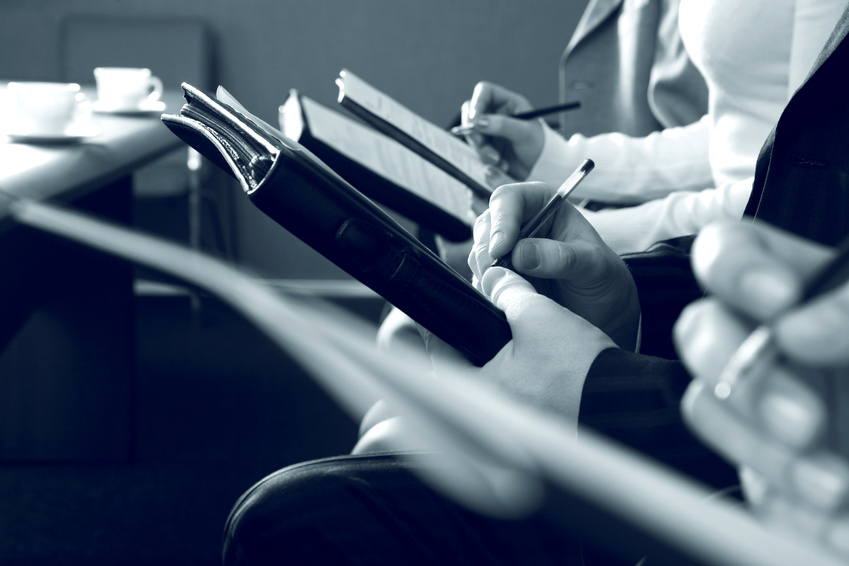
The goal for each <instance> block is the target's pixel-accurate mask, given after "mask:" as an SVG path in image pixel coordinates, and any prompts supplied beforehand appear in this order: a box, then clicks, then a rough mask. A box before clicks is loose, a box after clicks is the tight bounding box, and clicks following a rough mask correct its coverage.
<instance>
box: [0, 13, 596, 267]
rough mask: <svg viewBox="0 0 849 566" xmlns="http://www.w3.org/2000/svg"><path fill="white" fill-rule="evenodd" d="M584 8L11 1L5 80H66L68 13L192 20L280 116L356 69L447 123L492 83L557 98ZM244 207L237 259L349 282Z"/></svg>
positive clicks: (252, 96)
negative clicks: (293, 101) (294, 101)
mask: <svg viewBox="0 0 849 566" xmlns="http://www.w3.org/2000/svg"><path fill="white" fill-rule="evenodd" d="M585 4H586V2H585V0H577V1H556V0H524V1H522V2H515V1H507V0H306V1H300V2H295V1H292V0H73V1H68V0H0V78H8V79H19V80H26V79H30V80H55V79H58V78H59V77H60V61H61V55H60V49H61V45H60V34H59V30H60V29H61V26H62V22H63V21H64V20H65V19H66V18H67V17H68V16H72V15H81V14H85V15H104V16H139V17H175V18H193V19H199V20H202V21H203V22H205V23H206V24H207V26H208V28H209V31H210V33H211V35H212V38H213V44H214V77H215V81H216V82H217V83H219V84H222V85H224V86H225V87H227V88H228V90H230V91H231V92H232V93H233V94H235V95H236V96H237V98H239V99H240V100H241V101H242V102H243V103H244V104H245V105H246V106H247V107H248V108H250V109H251V110H253V111H254V112H255V113H256V114H257V115H258V116H259V117H261V118H263V119H266V120H268V121H270V122H272V123H276V120H277V107H278V106H279V104H280V103H281V102H282V101H283V100H284V99H285V97H286V95H287V93H288V91H289V89H290V88H297V89H298V90H300V91H301V92H303V93H304V94H307V95H309V96H311V97H312V98H315V99H317V100H319V101H321V102H324V103H326V104H328V105H334V104H335V97H336V87H335V85H334V83H333V80H334V78H335V77H336V75H337V73H338V72H339V70H340V69H341V68H343V67H345V68H348V69H350V70H351V71H353V72H354V73H356V74H358V75H360V76H361V77H362V78H364V79H366V80H367V81H369V82H371V83H372V84H374V85H375V86H377V87H378V88H380V89H382V90H384V91H385V92H386V93H388V94H390V95H391V96H393V97H395V98H396V99H397V100H399V101H401V102H402V103H404V104H406V105H407V106H408V107H410V108H411V109H413V110H415V111H417V112H419V113H420V114H421V115H423V116H424V117H426V118H428V119H430V120H432V121H434V122H435V123H437V124H443V123H447V122H448V121H449V120H450V119H451V118H452V117H453V116H454V115H455V114H456V112H457V111H458V109H459V105H460V104H461V102H462V101H463V100H465V99H466V98H467V97H468V96H469V95H470V94H471V90H472V88H473V86H474V84H475V82H477V81H478V80H482V79H486V80H491V81H495V82H498V83H500V84H503V85H505V86H508V87H510V88H513V89H515V90H519V91H521V92H523V93H525V94H526V96H528V98H530V100H531V102H532V103H534V104H536V105H547V104H550V103H553V102H554V101H555V100H556V97H557V74H556V68H557V61H558V58H559V56H560V54H561V52H562V50H563V48H564V47H565V44H566V42H567V41H568V38H569V36H570V34H571V32H572V30H573V29H574V27H575V25H576V23H577V20H578V18H579V16H580V13H581V11H582V10H583V8H584V6H585ZM155 40H156V38H151V41H155ZM174 57H180V54H179V53H174ZM155 71H156V69H154V72H155ZM234 206H235V211H234V217H235V222H236V241H237V251H238V253H237V256H238V258H239V259H238V260H239V261H240V262H241V263H243V264H244V265H246V266H248V267H250V268H251V269H254V270H257V271H258V272H260V273H261V274H263V275H265V276H268V277H275V278H279V277H290V278H306V279H310V278H343V277H345V276H344V274H342V273H341V272H340V271H338V270H336V269H335V268H334V267H333V266H331V265H329V264H328V263H327V262H325V261H324V260H323V259H322V258H320V257H318V256H317V255H316V254H314V253H313V252H312V251H311V250H309V249H308V248H306V246H304V245H302V244H301V243H300V242H299V241H297V240H296V239H295V238H294V237H292V236H291V235H289V234H288V233H285V232H284V231H282V230H280V228H279V227H278V226H276V225H274V224H272V223H271V222H270V221H268V220H267V219H266V218H265V217H263V216H262V215H261V214H259V213H258V212H257V211H255V210H254V209H253V208H251V205H250V204H249V203H248V202H247V201H246V200H244V199H239V198H237V199H235V203H234Z"/></svg>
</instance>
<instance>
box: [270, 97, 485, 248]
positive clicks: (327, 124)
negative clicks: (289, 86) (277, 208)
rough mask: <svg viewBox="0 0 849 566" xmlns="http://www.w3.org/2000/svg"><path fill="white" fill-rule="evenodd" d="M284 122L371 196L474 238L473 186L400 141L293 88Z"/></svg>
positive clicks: (456, 237) (452, 235) (443, 231)
mask: <svg viewBox="0 0 849 566" xmlns="http://www.w3.org/2000/svg"><path fill="white" fill-rule="evenodd" d="M279 122H280V128H281V130H282V131H283V133H284V134H285V135H286V137H288V138H289V139H292V140H295V141H297V142H298V143H300V144H301V145H303V146H305V147H307V148H308V149H309V150H310V151H312V152H313V153H314V154H315V155H317V156H318V157H319V158H321V160H322V161H324V162H325V163H327V164H328V165H329V166H331V167H332V168H333V169H334V170H335V171H336V172H337V173H339V174H340V175H341V176H342V177H344V178H345V180H347V181H348V182H349V183H351V184H352V185H354V186H355V187H357V188H358V189H359V190H360V191H362V192H363V193H364V194H365V195H366V196H368V197H370V198H372V199H374V200H375V201H377V202H378V203H380V204H383V205H385V206H387V207H388V208H390V209H392V210H394V211H395V212H397V213H399V214H401V215H403V216H405V217H407V218H409V219H410V220H412V221H413V222H415V223H416V224H418V225H419V226H421V227H423V228H427V229H429V230H432V231H433V232H436V233H437V234H440V235H441V236H443V237H445V238H446V239H448V240H452V241H456V242H461V241H465V240H468V239H469V238H471V236H472V225H473V224H474V220H475V218H474V214H473V213H472V193H471V190H470V189H469V188H468V187H467V186H466V185H465V184H463V183H462V182H461V181H460V180H458V179H457V178H455V177H453V176H451V175H450V174H448V173H447V172H445V171H444V170H443V169H440V168H439V167H437V166H436V165H434V164H433V163H431V162H430V161H428V160H426V159H423V158H422V157H421V156H420V155H419V154H417V153H415V152H414V151H412V150H410V149H409V148H408V147H406V146H404V145H402V144H400V143H398V141H396V140H395V139H393V138H391V137H389V136H386V135H384V134H383V133H381V132H379V131H377V130H375V129H374V128H372V127H370V126H368V125H366V124H364V123H363V122H361V121H359V120H357V119H355V118H352V117H350V116H349V115H347V114H345V113H344V112H340V111H338V110H336V109H333V108H328V107H327V106H324V105H322V104H320V103H318V102H316V101H315V100H313V99H312V98H310V97H308V96H305V95H303V94H301V93H299V92H298V91H297V90H294V89H293V90H292V91H290V92H289V97H288V98H287V99H286V102H285V103H284V104H283V105H281V106H280V109H279Z"/></svg>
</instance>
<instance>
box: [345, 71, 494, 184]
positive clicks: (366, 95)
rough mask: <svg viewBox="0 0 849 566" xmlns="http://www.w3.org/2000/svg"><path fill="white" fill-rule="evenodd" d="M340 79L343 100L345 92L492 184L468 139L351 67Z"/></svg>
mask: <svg viewBox="0 0 849 566" xmlns="http://www.w3.org/2000/svg"><path fill="white" fill-rule="evenodd" d="M336 82H337V84H338V85H339V96H340V100H341V97H343V96H344V97H347V98H350V99H351V100H352V101H354V102H356V103H357V104H359V105H360V106H362V107H363V108H365V109H366V110H368V111H369V112H371V113H372V114H374V115H375V116H377V117H379V118H381V119H383V120H385V121H387V122H389V123H391V124H392V125H394V126H395V127H396V128H398V129H400V130H401V131H403V132H404V133H405V134H407V135H409V136H410V137H412V138H414V139H415V140H417V141H418V142H419V143H421V144H422V145H424V146H425V147H427V148H428V149H430V150H431V151H432V152H434V153H435V154H437V155H438V156H440V157H441V158H442V159H444V160H446V161H447V162H449V163H451V164H452V165H453V166H455V167H457V168H458V169H459V170H461V171H463V172H464V173H465V174H466V175H468V176H469V177H470V178H471V179H472V180H474V181H475V182H477V183H479V184H480V185H482V186H484V187H488V186H489V183H488V182H487V179H486V166H485V165H484V164H483V163H482V162H481V160H480V158H479V157H478V155H477V153H475V151H474V150H473V149H472V148H471V147H469V145H468V144H467V143H466V142H464V141H462V140H461V139H459V138H457V137H455V136H454V135H452V134H451V133H449V132H448V131H446V130H444V129H442V128H440V127H439V126H437V125H435V124H433V123H432V122H429V121H427V120H425V119H424V118H422V117H421V116H419V115H418V114H416V113H415V112H412V111H411V110H409V109H408V108H407V107H405V106H403V105H402V104H400V103H398V102H397V101H395V100H394V99H392V98H391V97H389V96H387V95H386V94H384V93H382V92H381V91H379V90H377V89H376V88H374V87H372V86H371V85H369V84H368V83H366V82H365V81H363V80H362V79H360V78H359V77H357V76H356V75H355V74H353V73H351V72H350V71H348V70H345V69H343V70H342V71H341V72H340V73H339V78H338V79H337V80H336Z"/></svg>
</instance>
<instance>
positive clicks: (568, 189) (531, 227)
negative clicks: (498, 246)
mask: <svg viewBox="0 0 849 566" xmlns="http://www.w3.org/2000/svg"><path fill="white" fill-rule="evenodd" d="M593 167H595V163H594V162H593V160H592V159H585V160H584V162H583V163H581V165H580V166H579V167H578V168H577V169H575V171H574V172H573V173H572V174H571V175H569V177H568V178H567V179H566V181H564V182H563V184H562V185H560V188H559V189H557V192H556V193H554V196H553V197H551V198H550V199H549V201H548V202H547V203H545V206H543V207H542V208H541V209H540V210H539V212H537V213H536V214H535V215H534V216H533V217H532V218H531V219H530V220H528V221H527V222H525V223H524V224H522V229H521V230H520V231H519V236H518V238H516V242H517V243H518V242H519V240H524V239H525V238H535V237H537V236H538V235H539V232H540V230H542V228H543V226H545V224H546V221H547V220H548V219H549V218H551V217H552V216H554V214H555V213H556V212H557V211H558V210H559V209H560V206H561V205H562V204H563V201H564V200H566V198H567V197H568V196H569V195H570V194H571V193H572V191H574V190H575V189H576V188H577V187H578V185H579V184H580V183H581V181H583V180H584V178H585V177H586V176H587V174H589V172H590V171H592V170H593ZM511 253H512V250H511V251H509V252H507V253H506V254H504V255H503V256H501V257H500V258H498V259H496V260H495V261H494V262H492V266H491V267H510V254H511Z"/></svg>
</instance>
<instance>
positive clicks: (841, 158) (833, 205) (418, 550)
mask: <svg viewBox="0 0 849 566" xmlns="http://www.w3.org/2000/svg"><path fill="white" fill-rule="evenodd" d="M847 8H849V7H847ZM847 32H849V10H845V11H844V13H843V14H842V16H841V17H840V20H839V22H838V25H837V27H836V29H835V32H834V33H833V34H832V36H831V37H830V38H829V39H828V41H827V42H826V47H825V49H824V51H823V52H822V53H821V55H820V57H818V58H817V61H816V62H815V64H814V66H813V68H812V70H811V72H810V75H809V77H808V79H807V80H806V81H805V83H804V85H803V86H802V87H801V88H800V89H799V90H798V91H797V92H796V93H795V95H794V96H793V99H792V100H791V101H790V103H789V104H788V106H787V108H786V109H785V111H784V112H783V114H782V116H781V118H780V119H779V121H778V124H777V126H776V128H775V129H774V131H773V132H772V133H771V134H770V135H769V136H768V137H767V141H766V143H765V144H764V147H763V150H762V151H761V155H760V158H759V160H758V166H757V168H756V169H757V174H756V176H755V179H756V181H755V183H754V185H753V187H752V195H751V197H750V200H749V203H748V205H747V214H748V215H749V216H754V217H756V218H758V219H760V220H762V221H767V222H770V223H772V224H775V225H776V226H778V227H781V228H784V229H787V230H790V231H792V232H793V233H794V234H796V235H797V236H800V237H806V238H809V239H811V240H813V241H816V242H819V243H821V244H824V245H834V244H836V243H837V242H838V241H840V240H841V239H843V238H844V237H846V235H847V234H849V218H847V215H846V213H845V211H846V210H849V160H847V159H846V155H845V148H846V147H847V145H849V106H847V105H846V103H845V96H844V95H843V91H842V89H840V88H838V87H839V86H840V85H841V84H842V81H843V75H844V74H845V73H844V72H845V69H846V66H847V65H849V41H846V39H845V38H846V34H847ZM553 190H554V188H553V187H550V186H548V185H544V184H539V183H522V184H517V185H511V186H507V187H503V188H501V189H499V190H498V191H496V194H494V195H493V199H494V201H493V205H492V206H493V207H494V210H495V213H493V212H492V211H491V212H490V213H488V214H486V215H485V216H484V217H482V219H481V221H480V222H479V223H478V225H477V226H476V229H475V236H476V239H477V243H476V245H475V249H474V250H473V254H474V255H473V258H472V260H473V261H472V267H473V269H475V270H477V273H476V275H478V277H477V280H478V284H479V286H480V288H481V290H482V291H483V292H484V293H486V294H487V295H488V296H489V297H491V299H492V300H493V301H494V302H495V304H496V305H497V306H498V307H500V308H502V309H503V310H504V311H505V313H506V315H507V318H508V322H509V323H510V325H511V330H512V332H513V340H511V342H510V343H509V344H508V345H507V346H505V348H504V349H502V351H501V352H500V353H499V354H498V355H497V356H496V357H495V358H494V359H493V360H492V361H490V362H489V363H488V364H486V365H485V366H484V367H482V368H469V370H470V371H471V372H477V373H478V375H479V377H480V378H481V379H486V380H488V381H491V382H493V383H495V384H497V385H498V386H500V387H502V388H504V389H505V390H506V391H508V392H510V393H511V394H513V395H514V396H516V397H517V398H518V399H520V400H522V401H523V402H525V403H530V404H532V406H534V407H537V408H538V409H539V410H540V411H545V412H546V413H548V414H552V415H556V416H557V417H558V418H564V419H571V420H574V419H577V421H578V429H577V430H578V436H579V440H580V432H581V430H582V429H583V428H589V429H594V430H595V431H597V432H600V433H601V434H604V435H606V436H608V437H610V438H612V439H613V440H615V441H618V442H620V443H622V444H624V445H626V446H629V447H631V448H633V449H635V450H637V451H638V452H641V453H643V454H646V455H648V456H650V457H652V458H654V459H656V460H658V461H660V462H662V463H665V464H666V465H669V466H671V467H673V468H675V469H677V470H679V471H680V472H682V473H684V474H687V475H689V476H691V477H693V478H696V479H699V480H701V481H702V482H704V483H705V484H707V485H710V486H713V487H715V488H717V489H720V488H723V487H725V486H728V485H730V484H736V483H737V481H738V478H737V469H736V468H735V467H733V466H730V465H728V464H727V463H726V462H724V461H722V460H721V459H720V458H719V457H718V456H716V454H715V453H714V452H713V451H711V450H709V449H708V447H707V446H705V444H703V443H702V442H700V441H699V440H697V438H696V437H694V436H693V434H692V433H691V431H690V429H689V427H688V426H687V425H686V424H685V423H684V421H683V420H682V418H681V413H680V410H679V405H680V402H681V399H682V397H683V395H684V392H685V390H687V388H688V387H689V386H690V383H691V377H690V375H689V373H688V372H687V371H686V369H685V367H684V366H683V365H682V363H681V362H679V361H675V360H669V359H663V358H659V357H653V356H649V355H646V354H645V353H642V350H643V346H645V344H646V343H647V341H648V342H651V338H652V337H651V336H648V335H647V334H648V333H647V331H646V330H647V326H646V322H647V321H650V320H652V318H653V317H652V313H651V308H650V307H652V306H656V305H654V304H652V303H651V302H648V303H647V302H646V300H645V297H646V294H647V293H648V294H651V293H652V292H653V291H652V290H653V289H656V288H658V287H659V286H662V284H663V283H668V286H667V287H666V288H665V289H664V292H663V293H662V295H663V296H664V297H665V298H666V299H667V301H669V302H675V301H677V300H678V299H679V298H680V297H679V295H678V294H677V291H676V289H677V288H678V286H679V284H681V285H682V286H684V287H686V288H687V289H690V283H691V282H692V279H693V274H692V273H691V272H690V270H689V251H690V243H691V242H692V239H691V238H688V239H679V240H675V241H672V242H664V243H662V244H660V245H658V246H655V247H653V248H652V249H651V250H650V251H649V252H647V253H644V254H636V255H635V256H633V257H629V258H627V259H628V260H629V263H628V264H626V263H625V261H624V260H623V258H621V257H620V256H619V255H617V254H616V253H614V252H613V251H612V250H610V249H609V248H608V247H607V246H605V245H604V243H603V241H602V239H601V238H600V237H599V235H598V233H597V232H596V231H595V230H594V229H593V227H592V226H591V225H590V224H588V223H587V222H586V221H585V219H584V217H583V215H582V213H581V212H579V211H578V210H576V209H575V208H574V207H572V206H571V205H568V204H567V205H566V206H564V207H563V208H562V209H561V210H560V211H559V213H558V215H557V217H555V218H554V220H553V223H552V225H551V226H550V227H549V228H550V231H549V232H548V234H546V236H547V237H545V238H539V239H534V240H522V241H519V242H516V241H515V238H516V235H517V234H518V231H519V227H520V226H521V224H522V222H523V221H524V220H525V219H526V218H529V217H530V216H531V215H532V214H533V213H534V212H535V210H536V208H538V207H539V206H540V204H541V203H542V202H544V201H545V199H546V198H547V197H548V196H550V195H551V193H552V192H553ZM499 232H500V233H501V236H495V237H494V235H496V234H498V233H499ZM558 237H568V238H567V241H561V240H558V239H557V238H558ZM708 251H709V250H708ZM508 252H509V253H510V257H511V260H512V264H513V266H514V268H515V272H514V271H511V270H507V269H503V268H492V269H489V265H490V263H491V260H492V258H493V257H495V256H501V255H503V254H506V253H508ZM635 258H642V259H645V260H646V261H645V262H643V263H642V265H641V266H640V268H639V269H636V270H635V265H636V263H634V261H633V260H634V259H635ZM564 259H565V260H567V261H568V262H569V264H570V265H577V266H581V267H583V266H590V267H589V268H588V269H571V270H569V269H567V270H564V269H563V260H564ZM526 261H527V263H526ZM638 263H639V262H638ZM519 273H522V274H523V275H524V277H523V276H520V275H519ZM546 274H551V275H554V276H556V277H558V278H559V279H556V280H550V279H549V280H546V277H545V276H546ZM564 277H565V279H564ZM561 279H562V280H561ZM756 280H757V279H755V281H756ZM532 282H533V283H534V284H535V285H538V286H539V289H541V290H545V291H547V292H550V293H551V294H552V295H551V297H556V298H557V299H558V300H560V301H562V302H569V301H572V299H573V298H577V297H581V299H582V300H580V301H572V303H571V304H573V305H575V307H574V308H576V309H577V312H572V311H570V310H569V309H567V308H564V307H563V306H561V305H560V304H559V303H558V302H557V301H555V300H554V299H553V298H551V297H549V296H545V295H543V294H540V293H539V292H538V291H537V287H535V286H534V285H532ZM635 290H636V298H637V303H636V304H635V302H634V300H633V298H634V293H635ZM688 292H689V291H688ZM599 305H607V309H604V308H601V309H599V308H598V307H599ZM685 320H686V319H685ZM650 327H651V328H653V329H654V330H659V329H661V328H662V326H660V325H659V326H650ZM684 328H686V326H685V327H684ZM654 330H653V332H654ZM661 334H662V332H661ZM666 336H667V339H668V340H670V341H671V331H670V332H669V333H667V335H666ZM635 344H636V345H638V347H639V348H640V350H641V351H640V352H635V351H632V350H630V348H631V347H633V346H634V345H635ZM429 346H430V348H431V350H432V351H434V352H435V353H439V352H440V351H441V352H444V354H445V355H447V356H448V357H451V356H452V354H451V352H450V351H447V352H446V351H445V346H444V344H440V342H438V341H431V342H430V343H429ZM688 355H689V354H687V352H684V356H685V359H686V358H687V356H688ZM454 357H455V358H456V356H454ZM441 360H443V357H441V356H435V357H434V364H435V365H436V366H437V367H438V365H439V363H441ZM688 363H690V364H693V367H694V368H695V369H694V371H695V372H696V374H697V375H698V376H699V378H700V379H706V378H707V376H708V373H707V372H705V371H704V369H703V368H699V367H697V365H696V364H698V363H699V362H698V360H695V359H691V360H690V361H689V362H688ZM692 406H693V407H694V408H698V407H699V406H700V405H698V404H697V403H693V405H692ZM688 411H689V409H688ZM693 417H696V418H698V415H697V414H696V413H695V412H693V415H691V417H688V418H689V419H690V420H691V422H692V421H693ZM392 422H393V423H395V424H397V425H399V426H398V427H396V428H397V429H398V430H400V431H401V434H403V417H398V418H395V419H394V420H393V421H392ZM746 463H747V464H748V463H749V462H746ZM424 465H427V463H426V461H423V460H420V459H417V460H410V459H407V458H403V457H398V453H396V452H393V453H390V454H387V453H365V454H362V455H345V456H340V457H335V458H327V459H322V460H318V461H313V462H305V463H302V464H298V465H295V466H292V467H290V468H286V469H284V470H280V471H278V472H275V473H274V474H271V475H270V476H268V477H266V478H264V479H262V480H261V481H259V482H258V483H257V484H256V485H255V486H254V487H253V488H251V489H250V490H248V491H247V492H246V493H245V495H244V496H243V497H242V498H241V499H240V500H239V501H238V502H237V503H236V505H235V506H234V508H233V510H232V512H231V514H230V516H229V518H228V522H227V526H226V530H225V537H224V549H223V551H224V563H225V564H271V563H278V562H280V561H283V560H286V559H288V560H289V561H290V562H295V563H298V562H310V563H315V562H319V563H320V562H322V561H328V562H333V563H346V562H347V563H358V562H359V563H381V562H388V563H407V564H416V563H422V564H428V563H432V564H436V563H446V562H448V563H450V562H457V561H463V560H465V561H467V562H468V563H481V562H483V563H487V564H498V563H517V562H520V561H522V560H524V561H528V562H534V563H538V564H546V563H557V564H564V563H565V564H569V563H575V564H593V563H605V564H609V563H611V562H610V561H608V560H607V559H608V558H610V557H609V556H607V553H606V552H605V549H598V548H595V547H588V546H586V545H584V544H583V542H582V541H580V540H576V539H575V538H574V537H569V536H567V535H565V534H564V533H562V532H561V531H559V530H558V529H556V528H553V527H552V525H551V524H548V523H546V522H545V521H544V520H543V519H542V518H541V517H531V518H528V519H527V520H522V521H504V520H497V519H492V518H488V517H483V516H480V515H478V514H476V513H473V512H471V511H469V510H467V509H464V508H462V507H460V506H458V505H456V504H455V503H454V502H452V501H448V500H446V499H445V498H443V497H440V496H439V495H438V494H436V493H434V492H433V491H431V490H430V489H429V488H427V487H426V486H425V485H423V484H422V483H421V482H420V481H419V480H418V479H417V477H416V476H415V474H414V473H413V471H414V470H415V469H416V468H417V467H418V466H424ZM753 469H758V468H757V466H753ZM808 469H809V470H811V471H815V469H813V468H808ZM820 477H827V476H820ZM827 483H828V482H826V484H827ZM811 485H816V482H813V483H812V484H811ZM824 485H825V484H824ZM826 487H827V485H826ZM826 499H827V498H826ZM610 548H615V541H611V546H610ZM638 558H639V557H635V556H632V557H627V556H626V557H621V556H620V557H618V562H619V563H632V564H633V563H634V562H636V560H637V559H638ZM613 563H616V562H613Z"/></svg>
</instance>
